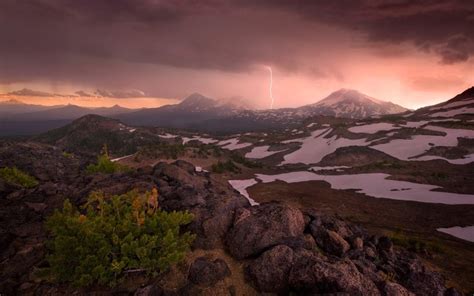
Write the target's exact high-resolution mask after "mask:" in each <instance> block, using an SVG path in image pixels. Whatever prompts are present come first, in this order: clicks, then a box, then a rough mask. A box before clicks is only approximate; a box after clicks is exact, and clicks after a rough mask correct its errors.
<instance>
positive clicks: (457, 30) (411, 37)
mask: <svg viewBox="0 0 474 296" xmlns="http://www.w3.org/2000/svg"><path fill="white" fill-rule="evenodd" d="M249 3H250V2H249ZM255 3H258V4H257V5H260V6H262V7H269V6H276V7H279V8H282V9H287V10H292V11H294V12H296V13H299V14H300V15H301V16H303V17H305V18H307V19H311V20H314V21H320V22H321V21H322V22H327V23H331V24H334V25H337V26H341V27H344V28H347V29H352V30H357V31H361V32H363V33H366V34H367V36H368V38H369V40H371V41H383V42H387V43H394V44H396V43H400V42H411V43H412V44H413V45H415V46H417V47H418V48H419V49H421V50H429V51H431V50H432V51H434V52H435V53H437V54H439V55H440V57H441V62H442V63H446V64H452V63H457V62H463V61H466V60H468V59H469V57H470V56H471V55H473V54H474V29H473V28H474V1H469V0H467V1H466V0H340V1H325V0H300V1H286V0H275V1H273V0H271V1H270V0H268V1H256V2H255Z"/></svg>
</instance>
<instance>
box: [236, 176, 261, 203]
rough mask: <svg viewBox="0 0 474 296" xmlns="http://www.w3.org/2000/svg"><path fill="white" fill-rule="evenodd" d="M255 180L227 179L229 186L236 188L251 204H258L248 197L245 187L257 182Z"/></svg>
mask: <svg viewBox="0 0 474 296" xmlns="http://www.w3.org/2000/svg"><path fill="white" fill-rule="evenodd" d="M257 183H258V182H257V180H255V179H246V180H229V184H230V186H232V187H233V188H234V189H235V190H237V191H238V192H239V193H240V194H242V195H243V196H245V197H246V198H247V199H248V201H249V202H250V205H251V206H255V205H258V203H257V202H256V201H255V200H253V199H252V198H250V196H249V193H248V192H247V188H248V187H250V186H253V185H255V184H257Z"/></svg>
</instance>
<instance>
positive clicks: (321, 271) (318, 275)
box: [289, 251, 380, 295]
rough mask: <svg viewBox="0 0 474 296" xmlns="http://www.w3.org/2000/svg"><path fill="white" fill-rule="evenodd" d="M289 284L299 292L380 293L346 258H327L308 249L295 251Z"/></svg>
mask: <svg viewBox="0 0 474 296" xmlns="http://www.w3.org/2000/svg"><path fill="white" fill-rule="evenodd" d="M289 284H290V287H291V288H292V289H293V290H295V291H298V292H301V293H316V294H326V293H348V294H349V295H380V292H379V291H378V289H377V287H376V286H375V284H374V283H373V282H372V281H371V280H370V279H369V278H367V277H366V276H364V275H363V274H361V273H360V272H359V271H358V269H357V267H356V266H355V265H354V263H352V261H350V260H340V261H335V262H330V261H328V260H327V259H326V258H324V257H321V256H318V255H317V254H314V253H310V252H308V251H302V252H298V253H297V255H296V260H295V263H294V265H293V268H292V269H291V271H290V275H289Z"/></svg>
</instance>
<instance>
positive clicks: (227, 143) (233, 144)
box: [217, 138, 252, 150]
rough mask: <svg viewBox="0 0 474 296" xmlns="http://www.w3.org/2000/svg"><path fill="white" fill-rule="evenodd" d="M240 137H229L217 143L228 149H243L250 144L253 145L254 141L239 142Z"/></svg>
mask: <svg viewBox="0 0 474 296" xmlns="http://www.w3.org/2000/svg"><path fill="white" fill-rule="evenodd" d="M239 141H240V140H239V139H238V138H232V139H227V140H222V141H220V142H219V143H217V145H219V146H222V149H227V150H237V149H242V148H245V147H248V146H252V143H245V142H244V143H239Z"/></svg>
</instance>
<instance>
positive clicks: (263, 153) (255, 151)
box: [245, 145, 286, 159]
mask: <svg viewBox="0 0 474 296" xmlns="http://www.w3.org/2000/svg"><path fill="white" fill-rule="evenodd" d="M268 148H270V146H268V145H266V146H258V147H254V148H252V151H250V152H248V153H247V154H245V157H246V158H254V159H261V158H265V157H268V156H270V155H273V154H275V153H278V152H282V151H285V150H286V149H283V150H278V151H268Z"/></svg>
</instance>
